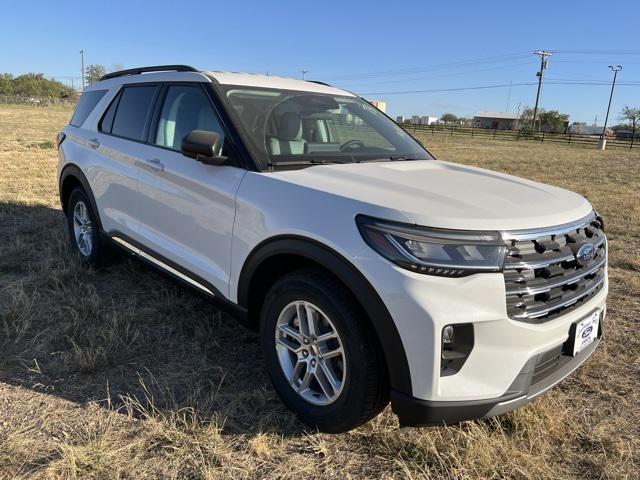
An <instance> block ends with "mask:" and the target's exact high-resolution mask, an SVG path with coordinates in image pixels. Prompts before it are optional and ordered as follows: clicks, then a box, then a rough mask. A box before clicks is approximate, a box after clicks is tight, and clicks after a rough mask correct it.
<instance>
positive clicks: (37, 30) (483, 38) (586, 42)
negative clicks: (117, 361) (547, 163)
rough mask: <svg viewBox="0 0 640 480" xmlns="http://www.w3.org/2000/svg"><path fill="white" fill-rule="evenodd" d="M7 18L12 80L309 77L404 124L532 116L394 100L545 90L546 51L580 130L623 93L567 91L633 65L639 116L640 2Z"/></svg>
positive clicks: (289, 5)
mask: <svg viewBox="0 0 640 480" xmlns="http://www.w3.org/2000/svg"><path fill="white" fill-rule="evenodd" d="M2 10H3V15H2V16H3V19H2V25H3V28H2V29H1V30H0V45H1V46H2V54H1V55H0V72H9V73H13V74H20V73H25V72H43V73H45V74H46V75H47V76H56V77H71V76H75V77H79V75H80V74H79V71H80V66H79V63H80V56H79V53H78V51H79V50H80V49H81V48H82V49H84V50H85V51H86V57H85V61H86V63H101V64H103V65H105V66H107V67H110V66H111V65H113V64H121V65H124V66H125V67H134V66H140V65H149V64H163V63H186V64H191V65H194V66H196V67H198V68H203V69H221V70H235V71H249V72H270V73H271V74H279V75H285V76H293V77H300V75H301V72H300V70H301V69H302V67H303V66H304V67H305V68H306V69H307V70H308V71H309V73H307V78H310V79H318V80H323V81H327V82H329V83H332V84H334V85H336V86H340V87H343V88H347V89H350V90H352V91H355V92H357V93H361V94H369V95H366V96H367V98H369V99H380V100H383V101H386V102H387V103H388V108H387V111H388V113H390V114H391V115H411V114H413V113H415V114H430V115H435V116H440V115H441V114H442V113H444V112H447V111H450V112H452V113H455V114H458V115H472V114H473V113H474V112H475V111H477V110H492V111H504V110H505V109H506V108H507V102H508V104H509V110H511V111H516V109H517V107H518V105H519V104H520V105H522V106H525V105H533V103H534V101H535V89H536V87H535V86H534V85H514V86H513V87H512V88H511V89H509V88H508V87H500V88H493V89H482V90H457V91H449V92H442V91H440V92H430V93H405V94H392V93H389V92H400V91H402V92H406V91H416V90H418V91H421V90H442V89H451V88H467V87H478V86H488V85H505V84H509V83H510V82H512V83H513V84H520V83H535V82H536V76H535V72H536V71H537V68H538V65H539V60H538V59H537V57H535V56H534V55H533V53H532V52H533V50H535V49H547V50H551V51H555V52H556V53H555V54H554V55H553V56H552V57H551V58H550V60H549V68H548V69H547V70H546V72H545V78H546V79H548V83H547V84H546V85H545V86H544V88H543V92H542V97H541V106H542V107H543V108H547V109H558V110H561V111H563V112H567V113H569V114H570V115H571V120H572V121H587V122H589V123H592V122H593V121H594V119H595V117H596V115H597V117H598V123H599V124H602V121H603V119H604V115H605V113H606V107H607V101H608V96H609V89H610V87H609V86H608V85H606V84H603V85H571V84H567V83H566V82H569V83H576V82H585V81H586V82H601V81H602V82H609V81H610V80H611V77H612V74H611V72H610V70H609V69H608V68H607V65H609V64H622V65H623V70H622V72H621V74H620V75H619V81H620V82H621V83H620V85H619V86H618V87H617V88H616V93H615V96H614V101H613V104H612V112H613V113H612V115H611V117H612V119H613V121H614V122H615V121H617V118H616V117H617V116H618V113H619V111H620V109H621V108H622V106H623V105H625V104H628V105H635V106H640V42H639V40H640V37H639V36H638V32H639V31H640V24H638V19H640V2H638V1H637V0H636V1H626V0H625V1H619V2H615V3H607V2H602V1H597V2H596V1H579V2H578V1H562V2H559V1H553V2H552V1H537V2H533V3H532V2H515V1H508V2H507V1H491V2H477V1H468V2H463V1H458V2H428V1H424V0H423V1H417V2H403V1H395V2H377V1H361V2H360V1H359V2H355V1H352V2H349V1H345V0H343V1H340V2H334V1H324V2H317V1H316V2H304V1H280V2H276V1H273V2H265V1H261V2H254V1H248V0H243V1H236V2H230V1H224V2H216V1H205V0H197V1H196V0H182V1H175V0H174V1H154V2H136V1H134V0H129V1H127V2H123V1H119V0H115V1H109V2H100V3H97V2H96V3H92V2H88V1H86V0H85V1H82V2H79V1H78V2H75V1H67V2H65V1H58V2H51V1H46V2H45V1H42V2H35V1H33V2H24V1H23V2H7V4H6V5H5V6H4V7H3V9H2ZM580 52H583V53H580ZM603 52H608V53H603ZM77 81H79V80H76V82H77ZM553 82H556V83H553ZM558 82H565V83H558ZM625 83H629V84H625ZM509 91H510V92H511V94H510V98H509Z"/></svg>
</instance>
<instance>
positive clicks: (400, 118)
mask: <svg viewBox="0 0 640 480" xmlns="http://www.w3.org/2000/svg"><path fill="white" fill-rule="evenodd" d="M396 123H404V115H398V116H397V117H396Z"/></svg>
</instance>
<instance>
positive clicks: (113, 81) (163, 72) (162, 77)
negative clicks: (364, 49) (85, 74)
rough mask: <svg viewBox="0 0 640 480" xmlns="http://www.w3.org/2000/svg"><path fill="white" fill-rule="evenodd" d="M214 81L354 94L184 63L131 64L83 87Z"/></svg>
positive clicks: (323, 85)
mask: <svg viewBox="0 0 640 480" xmlns="http://www.w3.org/2000/svg"><path fill="white" fill-rule="evenodd" d="M171 81H174V82H175V81H192V82H212V81H213V82H217V83H219V84H221V85H238V86H243V87H263V88H279V89H283V90H297V91H302V92H314V93H327V94H330V95H341V96H355V95H354V94H352V93H350V92H347V91H345V90H341V89H339V88H336V87H332V86H331V85H326V84H324V83H321V82H313V81H307V80H296V79H293V78H286V77H278V76H273V75H259V74H254V73H239V72H220V71H202V70H197V69H195V68H193V67H190V66H188V65H158V66H153V67H140V68H131V69H128V70H121V71H119V72H113V73H110V74H107V75H105V76H103V77H102V78H101V79H100V81H99V82H95V83H92V84H91V85H89V86H87V88H86V89H85V90H87V91H89V90H95V89H99V88H105V87H111V86H113V85H120V84H126V83H137V82H171Z"/></svg>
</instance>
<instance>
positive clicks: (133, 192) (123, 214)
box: [87, 83, 160, 239]
mask: <svg viewBox="0 0 640 480" xmlns="http://www.w3.org/2000/svg"><path fill="white" fill-rule="evenodd" d="M159 90H160V86H159V85H158V84H149V83H142V84H132V85H124V86H123V87H121V89H120V90H119V91H118V92H117V94H116V95H115V96H114V97H113V100H112V101H111V103H110V104H109V107H108V108H107V109H106V111H105V113H104V115H103V116H102V118H101V119H100V120H99V121H98V124H97V133H96V136H95V138H92V139H90V140H89V145H90V146H91V147H92V148H93V149H94V150H95V152H96V154H97V155H99V156H100V159H99V161H97V162H95V166H94V167H92V168H90V169H88V171H87V176H88V177H89V181H90V183H91V185H92V189H93V193H94V196H95V198H96V203H97V204H98V209H99V210H100V218H101V219H102V224H103V228H104V230H105V231H106V232H107V233H109V234H111V235H115V236H118V237H120V238H122V237H129V238H134V239H138V238H139V237H138V229H139V223H140V192H139V188H138V176H139V172H140V163H141V161H142V160H141V159H143V158H145V148H146V146H145V144H144V142H145V141H146V138H147V135H148V131H149V126H150V123H151V117H152V112H153V106H154V102H155V101H156V99H157V96H158V94H159Z"/></svg>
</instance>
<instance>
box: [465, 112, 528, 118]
mask: <svg viewBox="0 0 640 480" xmlns="http://www.w3.org/2000/svg"><path fill="white" fill-rule="evenodd" d="M473 118H499V119H502V120H518V118H520V115H518V114H517V113H513V112H476V114H475V115H474V116H473Z"/></svg>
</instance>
